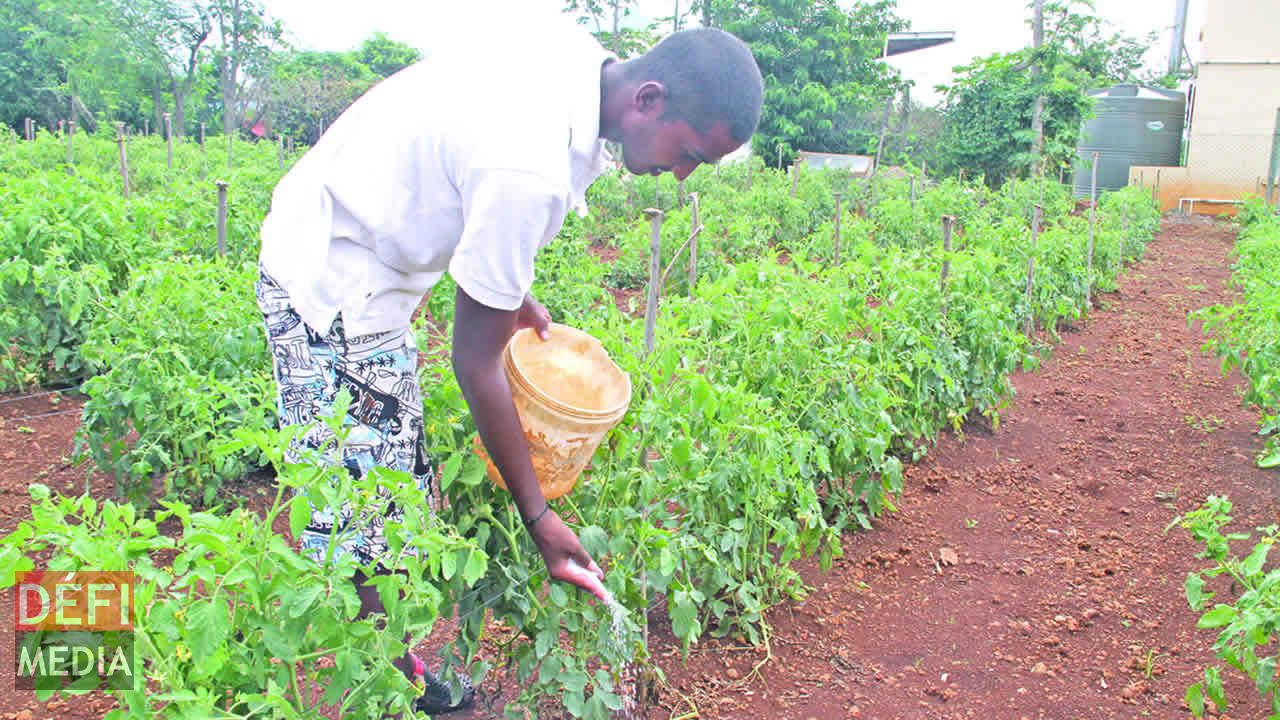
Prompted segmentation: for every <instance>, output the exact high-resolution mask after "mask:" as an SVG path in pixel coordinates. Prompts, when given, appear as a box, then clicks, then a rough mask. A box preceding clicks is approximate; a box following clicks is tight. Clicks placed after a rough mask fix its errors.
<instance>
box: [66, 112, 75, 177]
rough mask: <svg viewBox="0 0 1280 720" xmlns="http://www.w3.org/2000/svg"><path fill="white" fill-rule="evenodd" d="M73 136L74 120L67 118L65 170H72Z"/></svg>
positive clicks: (73, 161)
mask: <svg viewBox="0 0 1280 720" xmlns="http://www.w3.org/2000/svg"><path fill="white" fill-rule="evenodd" d="M75 136H76V121H75V120H68V121H67V170H72V169H73V167H74V165H75V158H74V157H73V155H74V148H73V144H74V140H75Z"/></svg>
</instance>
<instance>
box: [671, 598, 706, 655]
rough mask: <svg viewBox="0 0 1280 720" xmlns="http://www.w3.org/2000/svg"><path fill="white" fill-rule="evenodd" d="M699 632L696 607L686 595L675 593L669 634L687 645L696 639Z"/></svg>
mask: <svg viewBox="0 0 1280 720" xmlns="http://www.w3.org/2000/svg"><path fill="white" fill-rule="evenodd" d="M699 631H700V629H699V626H698V608H697V606H695V605H694V604H693V601H692V600H690V599H689V595H688V593H686V592H684V591H677V592H676V594H675V598H674V602H673V604H672V607H671V632H673V633H675V636H676V637H678V638H680V640H681V641H683V642H684V643H686V644H688V643H690V642H693V641H694V640H696V639H697V637H698V634H699Z"/></svg>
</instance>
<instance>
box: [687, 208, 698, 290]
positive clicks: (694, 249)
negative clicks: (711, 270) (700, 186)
mask: <svg viewBox="0 0 1280 720" xmlns="http://www.w3.org/2000/svg"><path fill="white" fill-rule="evenodd" d="M689 209H690V212H691V213H692V217H691V218H690V219H691V220H692V223H691V224H690V227H692V228H693V229H694V230H697V229H698V228H699V227H701V226H700V225H698V193H696V192H695V193H689ZM697 284H698V236H697V234H696V233H695V234H694V235H693V237H691V238H690V239H689V294H690V295H693V288H694V286H695V285H697Z"/></svg>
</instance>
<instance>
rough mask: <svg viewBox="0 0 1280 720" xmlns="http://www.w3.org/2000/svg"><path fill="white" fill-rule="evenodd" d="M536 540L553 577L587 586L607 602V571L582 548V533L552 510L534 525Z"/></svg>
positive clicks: (584, 587) (583, 586)
mask: <svg viewBox="0 0 1280 720" xmlns="http://www.w3.org/2000/svg"><path fill="white" fill-rule="evenodd" d="M529 534H530V535H532V536H533V542H534V544H536V545H537V546H538V552H540V553H542V561H543V562H545V563H546V564H547V572H548V573H550V575H551V579H553V580H560V581H563V582H567V583H570V584H573V585H577V586H578V587H580V588H582V589H583V590H586V591H587V592H589V593H591V594H592V595H595V596H596V597H597V598H599V599H600V601H601V602H607V597H608V591H607V590H605V587H604V583H603V582H602V581H603V580H604V571H603V570H601V569H600V566H599V565H596V563H595V561H594V560H592V559H591V556H589V555H587V551H586V550H583V549H582V543H580V542H578V536H577V535H575V534H574V533H573V530H570V529H569V526H568V525H565V524H564V521H563V520H561V519H560V516H559V515H556V514H555V512H553V511H551V510H548V511H547V512H546V514H544V515H543V516H542V517H541V518H539V519H538V521H537V522H535V523H534V524H533V527H531V528H529Z"/></svg>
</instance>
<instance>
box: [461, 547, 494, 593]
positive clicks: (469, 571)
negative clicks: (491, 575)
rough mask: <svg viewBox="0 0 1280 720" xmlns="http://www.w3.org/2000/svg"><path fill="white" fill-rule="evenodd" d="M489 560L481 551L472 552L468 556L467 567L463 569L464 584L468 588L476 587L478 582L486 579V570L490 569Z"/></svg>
mask: <svg viewBox="0 0 1280 720" xmlns="http://www.w3.org/2000/svg"><path fill="white" fill-rule="evenodd" d="M488 566H489V559H488V558H486V557H485V554H484V553H483V552H481V551H479V550H472V551H471V552H470V553H468V555H467V564H466V567H464V568H462V582H464V583H466V584H467V585H468V586H470V585H474V584H475V583H476V581H477V580H479V579H480V578H482V577H484V573H485V570H487V569H488Z"/></svg>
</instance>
